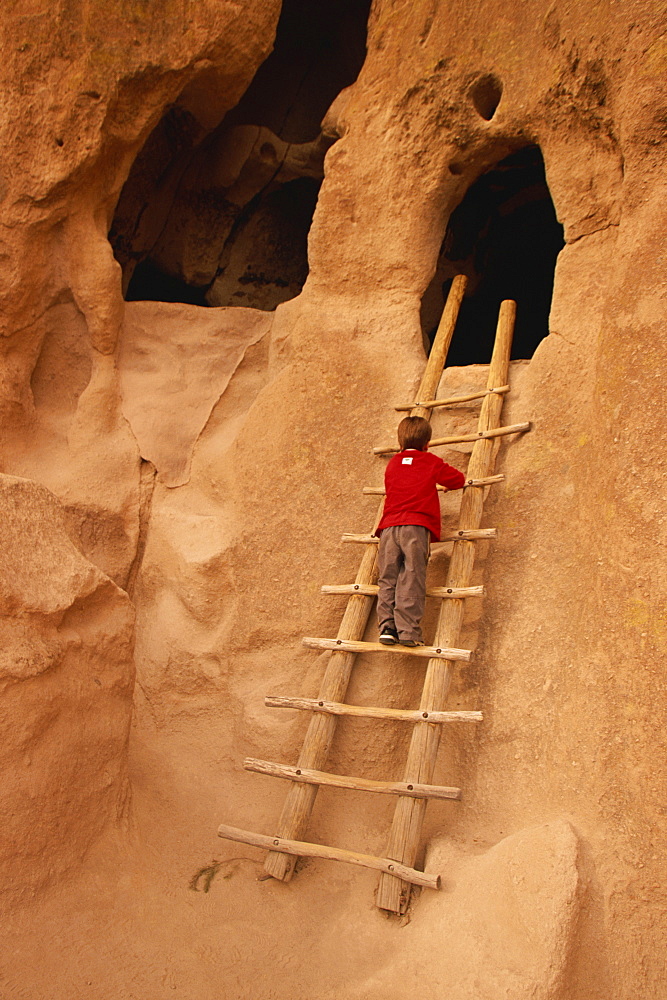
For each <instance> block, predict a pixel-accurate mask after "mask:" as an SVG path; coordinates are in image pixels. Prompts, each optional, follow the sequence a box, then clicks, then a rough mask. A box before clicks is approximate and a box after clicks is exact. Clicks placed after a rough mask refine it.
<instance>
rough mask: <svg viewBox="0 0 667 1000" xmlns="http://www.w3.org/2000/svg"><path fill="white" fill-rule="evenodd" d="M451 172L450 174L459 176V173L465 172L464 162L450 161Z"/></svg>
mask: <svg viewBox="0 0 667 1000" xmlns="http://www.w3.org/2000/svg"><path fill="white" fill-rule="evenodd" d="M449 172H450V174H454V176H455V177H458V176H459V174H462V173H463V164H462V163H456V162H454V163H450V164H449Z"/></svg>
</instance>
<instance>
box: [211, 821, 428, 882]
mask: <svg viewBox="0 0 667 1000" xmlns="http://www.w3.org/2000/svg"><path fill="white" fill-rule="evenodd" d="M218 836H219V837H223V838H224V839H225V840H233V841H235V842H236V843H240V844H250V845H251V847H261V848H263V849H264V850H266V851H279V852H281V853H282V854H296V855H297V856H299V857H303V858H325V859H326V860H327V861H344V862H345V863H346V864H349V865H360V866H361V867H362V868H374V869H375V870H376V871H380V872H386V873H387V875H396V876H398V878H402V879H403V880H404V881H405V882H411V883H412V885H423V886H425V887H426V888H427V889H439V888H440V876H439V875H428V874H427V873H426V872H419V871H417V869H416V868H408V866H407V865H402V864H400V862H398V861H392V859H391V858H376V857H374V856H373V855H372V854H358V853H357V852H356V851H346V850H343V849H342V848H340V847H326V846H325V845H324V844H309V843H307V842H306V841H302V840H284V839H283V838H281V837H266V836H264V835H263V834H261V833H251V832H250V831H249V830H239V829H238V827H235V826H226V825H225V824H224V823H223V824H221V825H220V826H219V827H218Z"/></svg>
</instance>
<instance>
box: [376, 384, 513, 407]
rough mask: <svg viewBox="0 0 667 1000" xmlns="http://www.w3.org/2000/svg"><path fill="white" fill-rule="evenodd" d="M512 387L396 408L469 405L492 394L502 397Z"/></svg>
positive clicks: (483, 390) (506, 386)
mask: <svg viewBox="0 0 667 1000" xmlns="http://www.w3.org/2000/svg"><path fill="white" fill-rule="evenodd" d="M509 391H510V387H509V386H508V385H499V386H498V387H497V388H496V389H481V390H480V391H479V392H471V393H468V395H467V396H450V398H449V399H427V400H426V402H425V403H421V402H419V401H417V402H416V403H401V405H400V406H395V407H394V409H395V410H399V411H400V410H413V409H414V408H415V406H423V407H425V408H426V409H428V410H432V409H433V408H434V407H436V406H451V405H452V404H453V403H468V402H470V400H472V399H483V398H484V396H490V395H491V394H492V393H496V395H502V394H503V393H505V392H509Z"/></svg>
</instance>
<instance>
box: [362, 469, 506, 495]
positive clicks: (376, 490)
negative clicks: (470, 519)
mask: <svg viewBox="0 0 667 1000" xmlns="http://www.w3.org/2000/svg"><path fill="white" fill-rule="evenodd" d="M504 478H505V477H504V476H503V475H502V474H499V475H497V476H485V477H484V479H466V486H492V485H493V484H494V483H502V482H503V480H504ZM435 488H436V490H438V492H439V493H449V492H450V490H448V489H447V487H446V486H440V484H437V485H436V487H435ZM464 489H465V486H464ZM362 493H364V494H365V495H366V496H369V497H383V496H384V495H385V493H386V490H385V488H384V486H364V488H363V490H362Z"/></svg>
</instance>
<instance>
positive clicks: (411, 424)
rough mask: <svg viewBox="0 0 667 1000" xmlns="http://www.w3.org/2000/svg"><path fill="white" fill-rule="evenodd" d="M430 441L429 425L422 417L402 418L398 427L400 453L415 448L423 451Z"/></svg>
mask: <svg viewBox="0 0 667 1000" xmlns="http://www.w3.org/2000/svg"><path fill="white" fill-rule="evenodd" d="M430 440H431V425H430V424H429V422H428V420H424V418H423V417H404V418H403V420H401V422H400V424H399V425H398V443H399V445H400V446H401V451H405V449H406V448H416V449H417V451H424V449H425V448H426V446H427V444H428V443H429V441H430Z"/></svg>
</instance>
